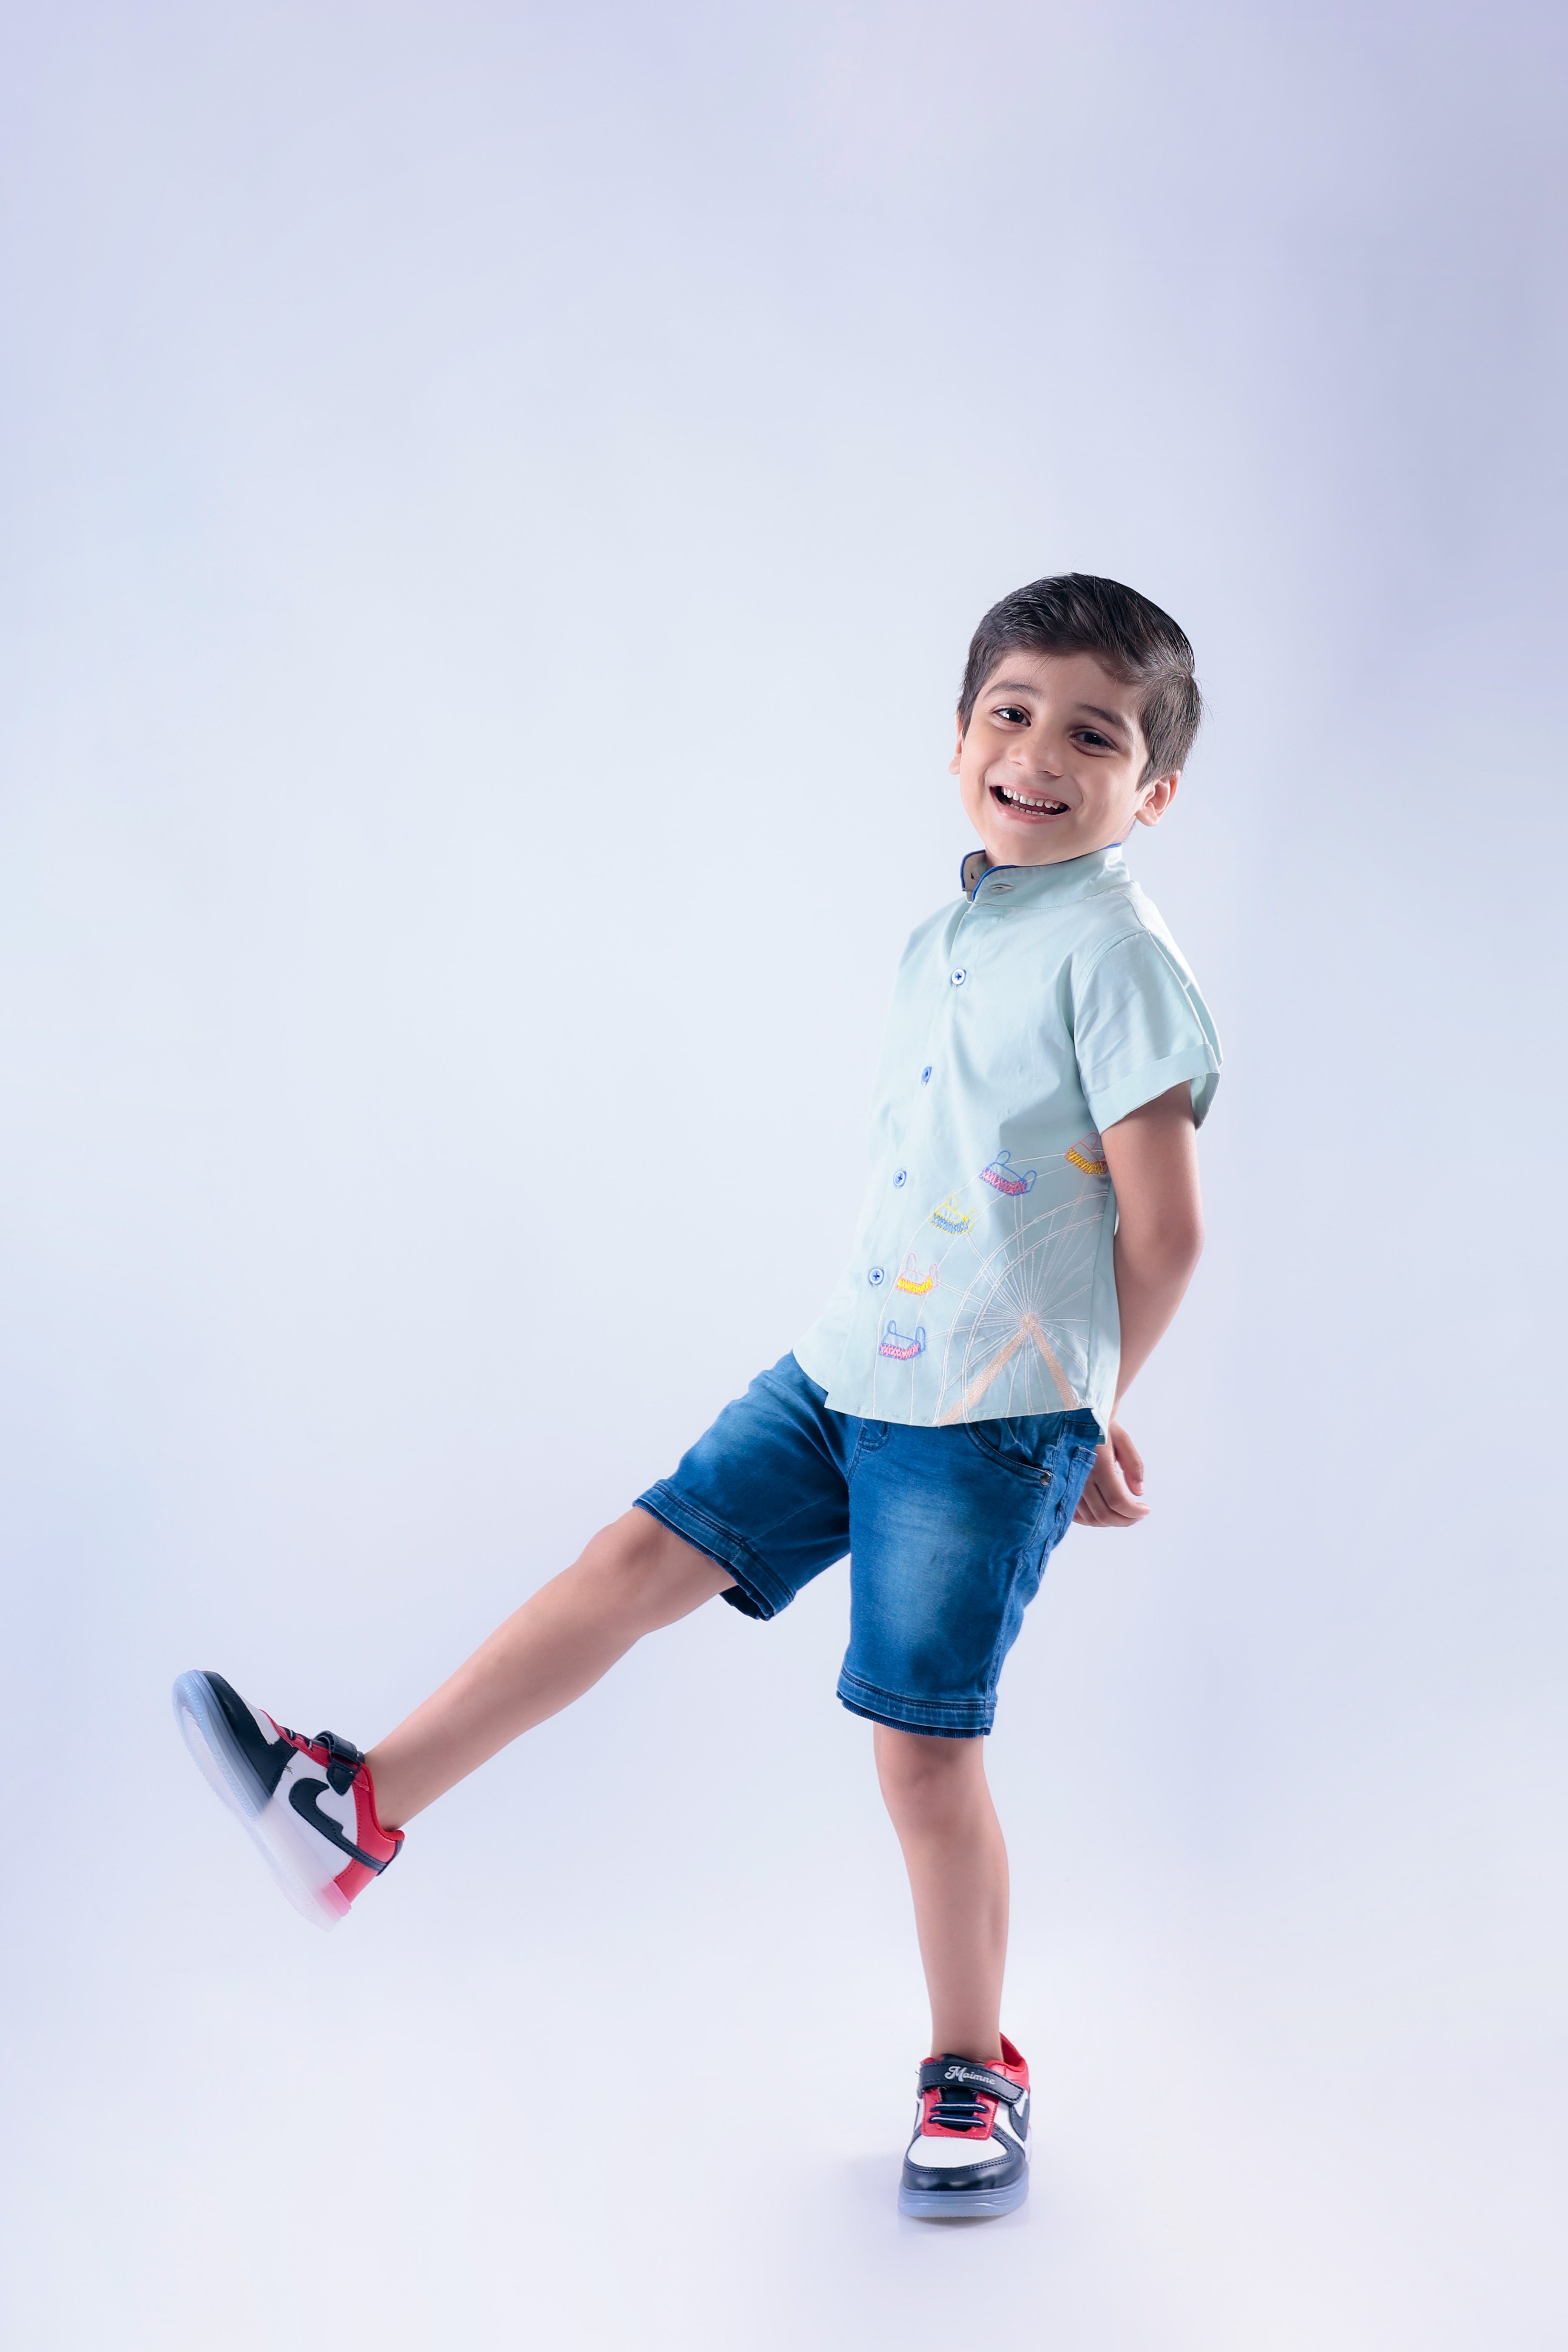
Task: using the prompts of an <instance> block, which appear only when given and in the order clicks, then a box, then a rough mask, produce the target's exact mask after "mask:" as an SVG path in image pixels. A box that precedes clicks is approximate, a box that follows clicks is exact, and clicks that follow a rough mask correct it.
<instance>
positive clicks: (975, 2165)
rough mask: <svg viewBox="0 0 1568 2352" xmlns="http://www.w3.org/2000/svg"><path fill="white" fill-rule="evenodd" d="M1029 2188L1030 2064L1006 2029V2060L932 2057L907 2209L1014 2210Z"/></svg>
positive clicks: (946, 2215)
mask: <svg viewBox="0 0 1568 2352" xmlns="http://www.w3.org/2000/svg"><path fill="white" fill-rule="evenodd" d="M1028 2193H1029V2070H1028V2067H1027V2066H1026V2064H1025V2063H1024V2061H1023V2059H1022V2058H1021V2057H1020V2056H1019V2055H1018V2053H1017V2052H1016V2050H1015V2049H1014V2047H1013V2044H1012V2043H1011V2042H1009V2041H1008V2039H1007V2037H1006V2035H1005V2034H1004V2035H1003V2037H1002V2063H1001V2064H1000V2065H998V2066H982V2065H980V2064H978V2063H976V2061H975V2060H974V2059H973V2058H953V2057H943V2058H928V2059H927V2060H926V2062H925V2063H924V2065H923V2066H922V2067H921V2072H920V2105H919V2106H918V2108H917V2109H916V2111H915V2136H914V2137H913V2139H911V2140H910V2145H909V2150H908V2153H907V2154H906V2155H905V2158H904V2177H903V2179H902V2181H901V2182H900V2187H899V2210H900V2213H918V2214H921V2216H923V2218H924V2219H926V2220H927V2221H930V2220H931V2218H932V2217H933V2216H935V2217H937V2218H938V2219H941V2220H945V2221H954V2220H957V2221H963V2220H967V2219H969V2218H971V2217H973V2216H982V2217H984V2216H988V2215H990V2214H993V2213H1010V2212H1011V2211H1012V2210H1013V2208H1014V2207H1015V2205H1021V2204H1022V2203H1023V2201H1024V2200H1025V2198H1026V2196H1027V2195H1028Z"/></svg>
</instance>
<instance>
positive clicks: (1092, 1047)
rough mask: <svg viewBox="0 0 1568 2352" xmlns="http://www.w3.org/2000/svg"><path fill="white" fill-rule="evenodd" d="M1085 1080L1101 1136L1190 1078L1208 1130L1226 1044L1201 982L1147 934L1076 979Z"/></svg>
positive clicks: (1076, 1030) (1135, 934)
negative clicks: (1221, 1044)
mask: <svg viewBox="0 0 1568 2352" xmlns="http://www.w3.org/2000/svg"><path fill="white" fill-rule="evenodd" d="M1072 995H1073V1046H1074V1051H1075V1053H1076V1055H1077V1057H1078V1067H1079V1084H1080V1085H1081V1087H1082V1088H1083V1096H1084V1100H1085V1101H1086V1102H1087V1103H1088V1105H1089V1110H1090V1113H1091V1114H1092V1116H1093V1119H1094V1123H1095V1125H1096V1127H1097V1128H1099V1129H1100V1130H1101V1131H1102V1132H1103V1130H1104V1129H1106V1128H1108V1127H1114V1126H1115V1124H1116V1122H1117V1120H1118V1119H1119V1118H1126V1117H1127V1115H1128V1113H1129V1112H1130V1111H1134V1110H1137V1109H1138V1108H1139V1107H1140V1105H1142V1104H1143V1103H1146V1102H1152V1101H1153V1100H1154V1098H1155V1097H1156V1096H1157V1095H1163V1094H1165V1093H1167V1092H1168V1091H1169V1089H1170V1088H1171V1087H1175V1086H1180V1085H1181V1083H1182V1081H1183V1080H1184V1079H1185V1080H1186V1082H1187V1083H1188V1084H1189V1085H1190V1086H1191V1087H1192V1090H1193V1118H1194V1123H1195V1124H1196V1125H1197V1126H1199V1127H1201V1126H1202V1125H1203V1122H1204V1120H1205V1118H1206V1117H1207V1115H1208V1108H1209V1105H1210V1103H1211V1102H1212V1101H1213V1100H1214V1095H1215V1087H1217V1086H1218V1084H1219V1065H1220V1051H1219V1039H1218V1037H1217V1036H1216V1035H1215V1026H1214V1023H1213V1022H1212V1021H1211V1020H1210V1019H1209V1014H1208V1007H1207V1006H1206V1005H1205V1003H1204V1001H1203V998H1202V997H1201V996H1200V995H1199V994H1198V988H1197V982H1195V981H1194V978H1193V976H1192V973H1191V972H1190V971H1188V970H1187V968H1186V966H1185V964H1184V963H1183V961H1182V960H1181V958H1180V957H1179V956H1178V955H1177V954H1176V953H1175V952H1174V950H1173V949H1171V948H1168V947H1166V946H1165V945H1164V944H1163V941H1161V940H1158V939H1156V938H1155V937H1154V935H1153V934H1152V932H1151V931H1147V930H1137V931H1131V932H1129V933H1127V934H1126V936H1125V937H1123V938H1121V939H1120V940H1114V941H1113V942H1112V944H1111V945H1110V947H1108V948H1107V949H1106V950H1105V951H1104V952H1103V954H1101V955H1100V956H1099V957H1098V958H1097V959H1096V960H1095V961H1094V962H1093V964H1091V965H1090V967H1089V970H1088V971H1087V972H1086V973H1085V975H1084V977H1083V979H1082V980H1081V981H1079V979H1078V977H1077V975H1076V974H1075V975H1074V979H1073V990H1072Z"/></svg>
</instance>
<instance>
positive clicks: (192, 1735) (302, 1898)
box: [174, 1674, 349, 1927]
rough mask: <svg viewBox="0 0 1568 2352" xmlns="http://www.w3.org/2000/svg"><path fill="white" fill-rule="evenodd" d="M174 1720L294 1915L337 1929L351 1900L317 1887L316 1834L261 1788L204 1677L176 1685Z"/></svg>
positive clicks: (331, 1889) (183, 1677) (334, 1890)
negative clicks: (269, 1871)
mask: <svg viewBox="0 0 1568 2352" xmlns="http://www.w3.org/2000/svg"><path fill="white" fill-rule="evenodd" d="M174 1720H175V1721H176V1722H177V1723H178V1725H179V1727H180V1729H181V1731H182V1733H183V1734H184V1742H185V1746H186V1747H187V1748H189V1749H190V1751H191V1754H192V1755H193V1756H194V1757H195V1760H196V1762H197V1764H198V1765H199V1766H200V1767H201V1770H202V1775H203V1778H204V1779H205V1781H206V1783H207V1786H208V1787H209V1788H210V1789H211V1790H213V1792H214V1793H215V1795H216V1796H218V1797H221V1798H222V1800H223V1801H224V1803H225V1804H226V1806H227V1807H228V1810H229V1811H230V1812H231V1813H232V1814H233V1815H234V1817H235V1819H236V1820H237V1822H241V1823H242V1824H243V1826H244V1827H245V1829H246V1830H247V1832H249V1834H250V1837H251V1839H252V1840H253V1842H254V1843H255V1844H256V1846H257V1847H258V1851H259V1852H260V1853H262V1854H263V1855H264V1856H265V1858H266V1861H267V1864H268V1868H269V1869H270V1870H271V1872H272V1874H273V1875H274V1877H275V1878H276V1879H277V1881H278V1884H279V1886H280V1887H281V1888H282V1890H283V1892H284V1894H285V1895H287V1896H288V1898H289V1902H290V1903H291V1904H292V1905H293V1906H294V1908H295V1910H296V1911H298V1912H299V1913H300V1916H301V1917H302V1918H306V1919H309V1920H310V1921H312V1922H313V1923H314V1925H315V1926H316V1927H336V1926H337V1924H338V1921H339V1920H340V1919H342V1917H343V1916H345V1915H346V1913H347V1911H348V1909H349V1901H348V1897H347V1896H346V1895H342V1894H340V1893H339V1891H338V1889H337V1888H336V1887H335V1886H333V1885H326V1886H322V1885H319V1884H318V1883H317V1882H316V1879H315V1875H314V1873H313V1872H312V1870H311V1868H310V1864H311V1863H312V1862H317V1861H318V1857H317V1856H316V1855H315V1854H314V1853H312V1851H311V1848H312V1846H313V1845H314V1844H315V1843H316V1841H315V1838H314V1835H313V1832H311V1831H310V1830H309V1829H307V1828H306V1827H305V1825H304V1824H303V1823H302V1822H301V1823H300V1824H299V1826H298V1827H296V1825H295V1823H294V1822H293V1820H292V1819H291V1818H290V1816H289V1814H288V1813H287V1812H286V1811H284V1809H283V1807H282V1806H281V1805H275V1804H272V1803H270V1802H269V1801H268V1799H267V1797H266V1795H265V1794H264V1793H263V1791H262V1790H260V1789H258V1787H257V1784H256V1780H255V1778H254V1776H253V1775H252V1773H251V1771H250V1769H249V1767H248V1766H247V1763H246V1760H245V1758H244V1757H243V1755H242V1754H241V1753H240V1750H239V1748H238V1747H237V1744H236V1741H235V1738H234V1734H233V1733H232V1732H231V1731H230V1729H229V1727H228V1725H227V1723H226V1721H225V1720H224V1715H223V1710H222V1708H221V1707H220V1706H218V1703H217V1701H216V1699H215V1698H214V1696H213V1695H212V1693H211V1691H210V1690H209V1689H208V1688H207V1680H206V1676H205V1675H202V1674H189V1675H181V1676H180V1679H179V1681H178V1682H177V1683H176V1684H175V1685H174ZM318 1866H319V1862H318Z"/></svg>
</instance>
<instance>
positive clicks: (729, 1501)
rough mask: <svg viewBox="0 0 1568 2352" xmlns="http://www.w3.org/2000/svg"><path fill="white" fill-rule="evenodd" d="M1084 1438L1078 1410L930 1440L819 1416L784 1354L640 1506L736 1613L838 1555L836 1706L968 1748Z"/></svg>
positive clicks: (1063, 1513) (777, 1595)
mask: <svg viewBox="0 0 1568 2352" xmlns="http://www.w3.org/2000/svg"><path fill="white" fill-rule="evenodd" d="M1099 1443H1100V1433H1099V1430H1098V1428H1097V1427H1096V1424H1095V1419H1094V1415H1093V1414H1092V1413H1091V1412H1045V1413H1035V1414H1030V1415H1025V1416H1022V1417H1019V1418H1016V1419H1014V1420H1010V1421H973V1422H960V1423H954V1424H952V1426H950V1427H947V1428H943V1429H929V1428H912V1427H910V1425H909V1424H908V1423H904V1422H897V1421H862V1420H860V1419H859V1418H858V1416H857V1415H855V1414H853V1413H847V1412H829V1410H828V1406H827V1391H826V1389H821V1388H818V1386H817V1384H816V1381H812V1380H808V1379H807V1378H806V1376H805V1373H804V1372H803V1371H802V1370H801V1368H800V1366H799V1365H798V1364H797V1363H796V1361H795V1358H794V1357H793V1356H784V1357H783V1358H781V1359H780V1360H779V1362H778V1363H776V1364H775V1365H774V1366H773V1370H772V1371H768V1372H759V1373H758V1375H757V1377H756V1379H755V1380H754V1381H752V1385H751V1387H750V1388H749V1389H748V1390H747V1391H746V1393H745V1395H744V1396H743V1397H738V1398H737V1399H736V1400H735V1402H734V1403H733V1404H727V1405H726V1406H725V1408H724V1410H723V1412H721V1414H720V1415H719V1418H718V1420H717V1421H716V1422H715V1423H713V1426H712V1428H711V1429H710V1431H709V1432H708V1433H707V1435H706V1436H705V1437H700V1438H699V1439H698V1441H697V1443H696V1444H695V1445H694V1446H693V1447H692V1448H691V1451H690V1452H689V1454H686V1455H685V1456H684V1457H683V1459H682V1461H681V1464H680V1466H679V1469H678V1470H677V1471H676V1473H675V1475H674V1477H673V1478H661V1479H660V1480H659V1482H658V1486H650V1487H649V1488H648V1490H647V1494H646V1495H639V1496H637V1504H638V1507H640V1508H641V1509H643V1510H645V1511H651V1512H652V1513H653V1515H654V1517H655V1518H657V1519H662V1520H663V1522H664V1524H665V1526H666V1527H667V1528H673V1529H674V1531H675V1533H676V1534H677V1535H678V1536H684V1538H686V1541H687V1542H688V1543H689V1544H694V1545H695V1546H696V1548H697V1549H698V1550H699V1551H703V1552H706V1553H707V1554H708V1556H709V1558H710V1559H715V1560H717V1561H718V1562H719V1564H720V1566H721V1568H725V1569H727V1570H729V1572H730V1574H731V1576H732V1577H733V1578H734V1580H735V1581H734V1584H733V1585H732V1586H731V1589H730V1590H729V1591H727V1592H726V1593H725V1594H724V1596H723V1597H724V1599H725V1600H726V1601H729V1602H731V1605H732V1606H733V1607H734V1608H736V1609H739V1610H742V1611H743V1612H744V1613H745V1614H746V1615H747V1616H748V1617H776V1616H777V1615H778V1612H779V1611H780V1610H781V1609H784V1608H787V1607H788V1605H789V1603H790V1602H791V1601H793V1600H794V1599H795V1594H796V1593H797V1592H798V1591H800V1589H801V1587H802V1586H803V1585H805V1584H809V1583H810V1581H811V1580H812V1578H813V1577H814V1576H820V1575H821V1573H822V1571H823V1570H824V1569H825V1568H831V1567H832V1565H833V1563H834V1561H835V1560H838V1559H843V1557H844V1555H845V1553H846V1552H847V1553H848V1554H849V1647H848V1650H847V1653H846V1654H845V1659H844V1667H843V1671H842V1673H841V1674H840V1675H839V1677H838V1696H839V1697H840V1698H841V1699H842V1700H843V1702H844V1704H845V1706H847V1707H849V1708H850V1709H851V1710H852V1711H853V1712H854V1713H855V1714H856V1715H864V1716H868V1717H870V1718H871V1720H872V1722H873V1723H889V1724H892V1725H894V1726H896V1727H897V1728H898V1729H899V1730H900V1731H924V1732H930V1733H932V1734H934V1735H935V1736H937V1737H938V1738H948V1739H965V1738H975V1737H976V1736H978V1735H979V1734H981V1733H983V1732H987V1731H989V1730H990V1728H991V1725H992V1721H993V1719H994V1716H995V1712H996V1683H997V1678H998V1676H999V1675H1000V1674H1001V1672H1002V1661H1003V1659H1004V1658H1005V1656H1006V1654H1007V1653H1008V1651H1009V1650H1010V1649H1011V1648H1012V1646H1013V1644H1014V1643H1015V1642H1016V1639H1017V1637H1018V1628H1019V1626H1020V1624H1021V1623H1022V1622H1023V1617H1024V1612H1025V1610H1026V1608H1027V1606H1028V1604H1029V1602H1030V1601H1032V1600H1033V1599H1034V1597H1035V1594H1036V1592H1037V1591H1038V1589H1039V1582H1040V1577H1041V1573H1042V1571H1043V1570H1044V1568H1045V1564H1046V1560H1047V1557H1048V1555H1049V1553H1050V1552H1051V1550H1052V1549H1053V1548H1054V1547H1055V1546H1056V1545H1057V1544H1058V1543H1059V1542H1060V1541H1061V1539H1062V1537H1063V1536H1064V1535H1065V1534H1066V1532H1067V1529H1068V1525H1069V1523H1070V1521H1071V1518H1072V1515H1073V1513H1074V1511H1075V1510H1077V1508H1078V1504H1079V1496H1080V1495H1081V1494H1082V1493H1083V1488H1084V1481H1085V1480H1086V1479H1087V1477H1088V1476H1089V1468H1090V1465H1091V1464H1092V1463H1093V1460H1094V1454H1095V1448H1096V1446H1097V1445H1098V1444H1099Z"/></svg>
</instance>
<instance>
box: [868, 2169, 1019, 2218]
mask: <svg viewBox="0 0 1568 2352" xmlns="http://www.w3.org/2000/svg"><path fill="white" fill-rule="evenodd" d="M1028 2193H1029V2176H1028V2174H1027V2173H1026V2172H1025V2173H1021V2174H1020V2175H1019V2177H1018V2179H1016V2180H1010V2181H1009V2182H1008V2183H1007V2186H1006V2187H1005V2189H900V2190H899V2210H900V2213H910V2214H912V2215H913V2216H914V2218H915V2219H916V2221H994V2219H995V2218H996V2216H997V2214H998V2213H1012V2212H1016V2210H1017V2208H1018V2207H1019V2206H1020V2205H1021V2204H1022V2203H1023V2201H1024V2200H1025V2198H1026V2196H1027V2195H1028Z"/></svg>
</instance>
